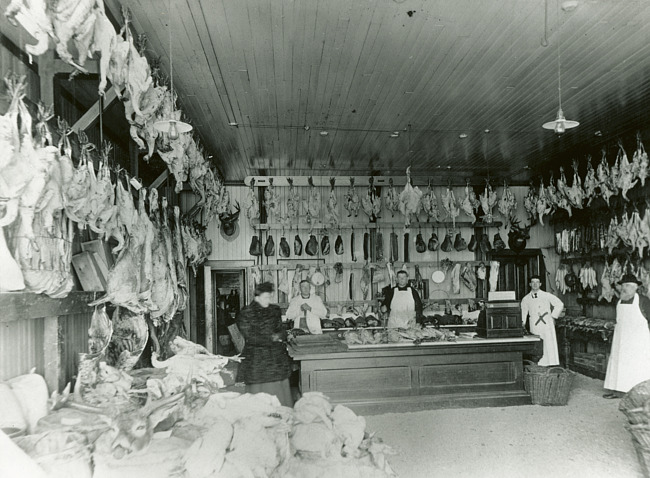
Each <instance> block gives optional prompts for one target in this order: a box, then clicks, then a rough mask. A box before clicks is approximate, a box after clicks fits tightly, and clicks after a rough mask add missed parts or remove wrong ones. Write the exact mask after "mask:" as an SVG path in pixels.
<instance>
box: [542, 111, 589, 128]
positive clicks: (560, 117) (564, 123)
mask: <svg viewBox="0 0 650 478" xmlns="http://www.w3.org/2000/svg"><path fill="white" fill-rule="evenodd" d="M579 124H580V123H579V122H578V121H571V120H568V119H566V118H565V117H564V112H563V111H562V108H560V109H559V110H557V118H555V121H549V122H548V123H544V124H543V125H542V128H544V129H552V130H553V131H555V132H556V133H557V134H562V133H564V132H565V131H566V130H567V129H571V128H575V127H576V126H578V125H579Z"/></svg>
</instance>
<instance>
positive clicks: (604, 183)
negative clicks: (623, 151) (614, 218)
mask: <svg viewBox="0 0 650 478" xmlns="http://www.w3.org/2000/svg"><path fill="white" fill-rule="evenodd" d="M596 176H597V177H598V189H599V191H600V195H601V196H602V198H603V199H604V200H605V202H606V203H607V205H608V206H609V200H610V198H611V197H612V196H614V195H615V194H616V193H617V191H615V190H614V188H613V187H612V181H611V179H610V176H609V165H608V164H607V158H606V156H605V150H604V149H603V155H602V157H601V160H600V163H599V164H598V170H597V171H596Z"/></svg>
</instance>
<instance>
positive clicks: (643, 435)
mask: <svg viewBox="0 0 650 478" xmlns="http://www.w3.org/2000/svg"><path fill="white" fill-rule="evenodd" d="M625 428H627V431H629V432H630V434H631V435H632V436H633V437H634V439H635V440H636V441H638V442H639V444H640V445H641V446H642V447H644V448H646V449H650V425H647V424H640V425H626V426H625Z"/></svg>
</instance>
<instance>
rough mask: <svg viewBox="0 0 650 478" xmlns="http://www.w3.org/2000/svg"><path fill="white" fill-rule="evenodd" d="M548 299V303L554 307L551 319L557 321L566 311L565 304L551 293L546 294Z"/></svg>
mask: <svg viewBox="0 0 650 478" xmlns="http://www.w3.org/2000/svg"><path fill="white" fill-rule="evenodd" d="M546 298H547V299H548V301H549V302H550V303H551V305H552V306H553V312H551V317H553V318H554V319H557V318H558V317H559V316H560V314H561V313H562V311H563V310H564V302H562V301H561V300H560V299H558V298H557V297H555V296H554V295H553V294H551V293H550V292H547V293H546Z"/></svg>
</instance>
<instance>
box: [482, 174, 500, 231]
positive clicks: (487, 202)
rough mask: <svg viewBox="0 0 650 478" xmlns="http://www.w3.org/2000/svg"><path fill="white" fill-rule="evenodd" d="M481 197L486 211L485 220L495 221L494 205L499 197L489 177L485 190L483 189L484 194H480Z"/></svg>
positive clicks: (489, 222)
mask: <svg viewBox="0 0 650 478" xmlns="http://www.w3.org/2000/svg"><path fill="white" fill-rule="evenodd" d="M479 199H480V201H481V208H482V209H483V213H484V216H483V221H484V222H486V223H487V224H491V223H492V222H493V221H494V216H493V215H492V209H494V206H495V205H496V204H497V202H498V197H497V194H496V193H495V192H494V190H493V189H492V185H490V180H489V179H488V180H486V181H485V190H484V191H483V194H481V195H480V196H479Z"/></svg>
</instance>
